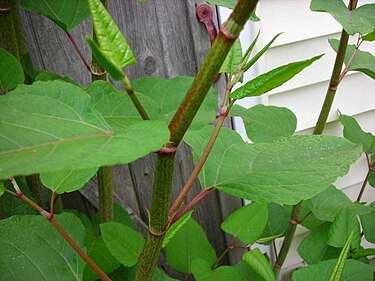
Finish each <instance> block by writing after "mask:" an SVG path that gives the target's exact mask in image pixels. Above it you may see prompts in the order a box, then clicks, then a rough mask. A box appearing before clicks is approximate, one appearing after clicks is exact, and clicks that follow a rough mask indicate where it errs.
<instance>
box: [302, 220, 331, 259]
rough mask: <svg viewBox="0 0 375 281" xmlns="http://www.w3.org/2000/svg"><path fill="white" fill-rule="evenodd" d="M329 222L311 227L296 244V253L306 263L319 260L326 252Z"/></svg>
mask: <svg viewBox="0 0 375 281" xmlns="http://www.w3.org/2000/svg"><path fill="white" fill-rule="evenodd" d="M330 226H331V224H330V223H325V224H323V225H321V226H318V227H317V228H315V229H313V230H312V231H311V232H310V234H309V235H308V236H306V237H305V238H304V239H303V240H302V242H301V243H300V245H299V246H298V253H299V255H300V256H301V257H302V258H303V260H304V261H305V262H306V263H308V264H314V263H318V262H320V261H321V260H322V259H323V257H324V255H325V254H326V252H327V250H328V248H329V245H328V244H327V241H328V231H329V228H330Z"/></svg>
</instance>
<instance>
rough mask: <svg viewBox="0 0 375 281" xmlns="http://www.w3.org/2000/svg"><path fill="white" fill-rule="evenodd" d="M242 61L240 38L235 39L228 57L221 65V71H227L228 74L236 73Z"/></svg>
mask: <svg viewBox="0 0 375 281" xmlns="http://www.w3.org/2000/svg"><path fill="white" fill-rule="evenodd" d="M241 61H242V48H241V42H240V39H237V40H236V41H234V43H233V45H232V47H231V48H230V50H229V53H228V55H227V57H226V58H225V60H224V62H223V64H222V65H221V67H220V71H219V73H222V72H225V73H228V74H232V75H234V74H236V72H237V68H238V66H239V65H240V63H241Z"/></svg>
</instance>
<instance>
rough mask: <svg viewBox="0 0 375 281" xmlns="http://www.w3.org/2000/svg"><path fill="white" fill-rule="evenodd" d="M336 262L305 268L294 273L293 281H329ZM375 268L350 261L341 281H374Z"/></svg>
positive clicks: (326, 262)
mask: <svg viewBox="0 0 375 281" xmlns="http://www.w3.org/2000/svg"><path fill="white" fill-rule="evenodd" d="M335 264H336V260H328V261H323V262H320V263H318V264H313V265H310V266H306V267H303V268H301V269H298V270H296V271H294V272H293V277H292V280H293V281H317V280H329V277H330V275H331V273H332V271H333V268H334V267H335ZM373 272H374V267H373V266H372V265H368V264H364V263H363V262H359V261H356V260H348V261H347V262H346V264H345V267H344V270H343V273H342V276H341V279H340V280H341V281H372V280H373Z"/></svg>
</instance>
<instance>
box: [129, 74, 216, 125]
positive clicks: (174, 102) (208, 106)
mask: <svg viewBox="0 0 375 281" xmlns="http://www.w3.org/2000/svg"><path fill="white" fill-rule="evenodd" d="M193 80H194V78H193V77H188V76H177V77H175V78H173V79H170V80H166V79H162V78H159V77H151V76H148V77H142V78H139V79H136V80H134V81H133V86H134V89H135V90H136V92H137V93H141V94H143V95H145V96H147V97H148V98H150V99H152V100H153V101H154V102H155V103H156V104H157V105H158V113H157V114H155V115H152V113H150V115H151V119H152V118H157V119H162V120H164V121H165V122H166V123H167V124H169V122H170V121H171V120H172V118H173V116H174V114H175V113H176V110H177V108H178V107H179V105H180V103H181V102H182V100H183V99H184V97H185V94H186V92H187V90H188V89H189V88H190V85H191V83H192V82H193ZM216 108H217V92H216V90H215V89H213V88H211V89H210V90H209V92H208V94H207V96H206V98H205V99H204V101H203V103H202V105H201V107H200V108H199V111H198V113H197V115H196V116H195V118H194V119H193V123H192V124H191V126H190V128H189V129H190V130H197V129H200V128H202V126H205V125H207V124H209V123H210V122H212V121H213V120H215V118H216Z"/></svg>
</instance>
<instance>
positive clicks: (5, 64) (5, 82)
mask: <svg viewBox="0 0 375 281" xmlns="http://www.w3.org/2000/svg"><path fill="white" fill-rule="evenodd" d="M24 80H25V77H24V74H23V70H22V66H21V64H20V63H19V62H18V60H17V58H16V57H14V56H13V55H12V54H11V53H8V52H7V51H5V50H4V49H1V48H0V91H4V90H11V89H13V88H15V87H17V85H18V84H20V83H22V82H23V81H24Z"/></svg>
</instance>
